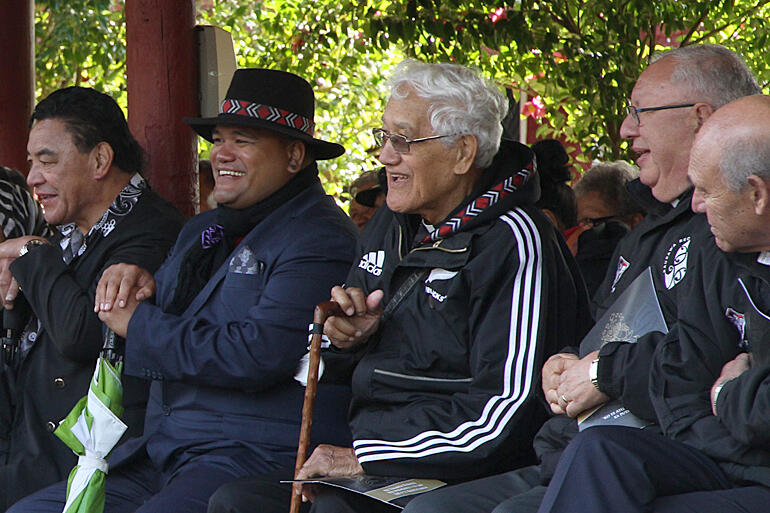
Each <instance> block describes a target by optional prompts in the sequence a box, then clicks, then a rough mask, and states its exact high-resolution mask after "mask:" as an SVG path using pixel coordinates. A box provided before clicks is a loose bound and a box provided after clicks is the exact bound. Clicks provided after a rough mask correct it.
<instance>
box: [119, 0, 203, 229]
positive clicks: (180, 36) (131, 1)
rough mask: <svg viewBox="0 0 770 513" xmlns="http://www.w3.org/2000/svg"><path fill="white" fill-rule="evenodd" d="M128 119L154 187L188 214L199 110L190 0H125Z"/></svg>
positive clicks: (191, 206) (192, 208) (191, 208)
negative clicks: (193, 119)
mask: <svg viewBox="0 0 770 513" xmlns="http://www.w3.org/2000/svg"><path fill="white" fill-rule="evenodd" d="M125 9H126V54H127V56H126V73H127V85H128V124H129V126H130V127H131V131H132V132H133V134H134V136H135V137H136V138H137V140H138V141H139V142H140V143H141V144H142V146H143V147H144V149H145V150H146V151H147V157H148V165H147V168H146V173H145V174H146V176H147V178H148V179H149V181H150V184H151V185H152V187H153V189H154V190H155V191H156V192H158V193H159V194H160V195H161V196H163V197H164V198H166V199H167V200H169V201H171V202H172V203H173V204H174V205H176V207H177V208H178V209H179V210H181V211H182V213H183V214H185V215H188V216H190V215H193V214H194V213H195V206H194V203H193V199H194V196H195V187H196V183H197V170H196V165H197V153H196V148H197V139H196V137H197V136H196V135H195V134H194V132H193V131H192V130H190V128H189V127H188V126H187V125H186V124H185V123H183V122H182V118H183V117H185V116H196V115H197V112H198V74H197V66H198V53H197V48H196V46H195V34H194V27H195V5H194V1H193V0H126V7H125Z"/></svg>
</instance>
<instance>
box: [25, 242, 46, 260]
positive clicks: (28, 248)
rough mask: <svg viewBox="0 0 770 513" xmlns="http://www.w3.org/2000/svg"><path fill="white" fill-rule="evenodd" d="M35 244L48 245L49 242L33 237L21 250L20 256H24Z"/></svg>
mask: <svg viewBox="0 0 770 513" xmlns="http://www.w3.org/2000/svg"><path fill="white" fill-rule="evenodd" d="M35 246H48V243H47V242H46V241H44V240H41V239H32V240H30V241H27V243H26V244H24V245H23V246H22V247H21V249H20V250H19V256H20V257H23V256H24V255H26V254H27V253H29V250H30V249H32V248H34V247H35Z"/></svg>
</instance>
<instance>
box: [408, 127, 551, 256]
mask: <svg viewBox="0 0 770 513" xmlns="http://www.w3.org/2000/svg"><path fill="white" fill-rule="evenodd" d="M538 199H540V180H539V176H538V174H537V172H536V167H535V159H534V152H532V150H531V149H529V148H528V147H527V146H525V145H523V144H521V143H518V142H516V141H511V140H506V139H503V140H502V141H501V142H500V149H499V150H498V152H497V154H496V155H495V158H494V160H493V161H492V164H491V165H490V166H489V167H488V168H486V169H485V170H484V172H483V173H482V175H481V179H480V180H479V183H478V184H477V185H476V187H474V189H473V192H471V194H469V195H468V197H467V198H465V199H464V200H463V201H462V203H460V205H458V206H457V208H456V209H455V210H453V211H452V213H451V214H449V216H447V218H446V219H445V220H444V221H442V222H440V223H438V224H437V225H435V226H434V230H433V231H432V232H431V233H429V234H428V235H427V236H426V237H425V239H424V240H423V242H429V241H437V240H439V239H443V238H446V237H449V236H451V235H452V234H453V233H457V232H460V231H465V230H469V229H472V228H473V227H475V226H478V225H480V224H484V223H487V222H488V221H489V220H490V219H496V218H497V217H499V216H500V215H501V214H502V213H503V212H507V211H508V210H511V209H512V208H514V207H517V206H520V205H533V204H534V203H535V202H536V201H537V200H538Z"/></svg>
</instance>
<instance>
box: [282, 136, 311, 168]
mask: <svg viewBox="0 0 770 513" xmlns="http://www.w3.org/2000/svg"><path fill="white" fill-rule="evenodd" d="M286 153H287V154H288V157H289V164H288V168H287V171H289V173H292V174H294V173H298V172H299V170H300V169H302V168H304V167H305V166H306V165H307V164H306V162H305V156H306V154H307V148H305V143H303V142H302V141H298V140H296V139H294V140H291V141H289V142H288V143H287V144H286Z"/></svg>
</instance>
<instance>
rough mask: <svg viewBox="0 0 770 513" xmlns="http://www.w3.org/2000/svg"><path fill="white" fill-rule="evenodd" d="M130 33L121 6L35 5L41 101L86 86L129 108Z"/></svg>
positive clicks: (109, 2)
mask: <svg viewBox="0 0 770 513" xmlns="http://www.w3.org/2000/svg"><path fill="white" fill-rule="evenodd" d="M125 39H126V29H125V23H124V21H123V12H122V2H121V3H117V2H115V1H114V0H64V1H62V0H47V1H37V2H35V43H36V44H35V68H36V76H37V87H36V97H37V98H38V99H40V98H43V97H45V96H47V95H48V94H49V93H51V92H53V91H55V90H56V89H59V88H62V87H67V86H72V85H82V86H84V87H94V88H97V89H99V90H101V91H104V92H106V93H109V94H111V95H112V96H113V97H114V98H115V99H116V100H118V103H120V104H121V105H122V106H124V107H125V105H126V83H125V82H126V80H125V67H126V43H125Z"/></svg>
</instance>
